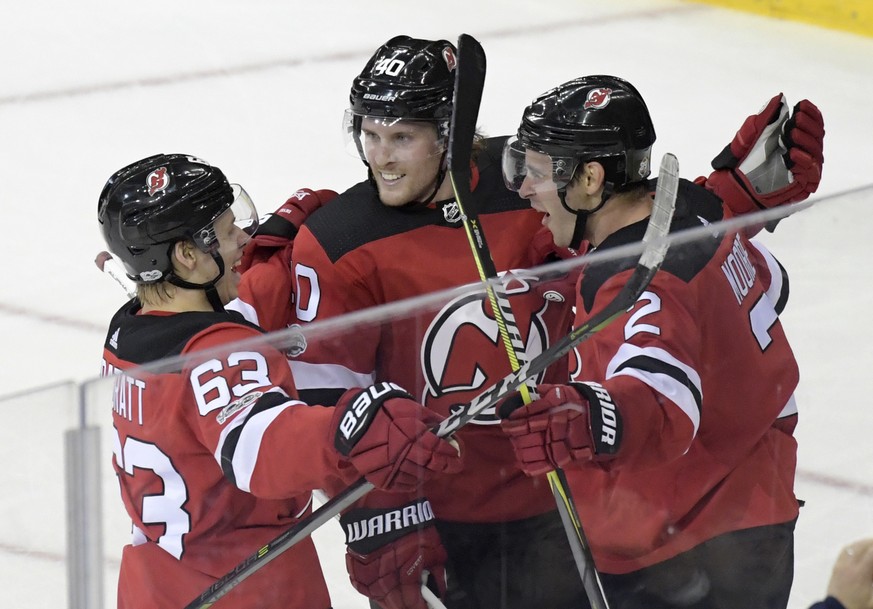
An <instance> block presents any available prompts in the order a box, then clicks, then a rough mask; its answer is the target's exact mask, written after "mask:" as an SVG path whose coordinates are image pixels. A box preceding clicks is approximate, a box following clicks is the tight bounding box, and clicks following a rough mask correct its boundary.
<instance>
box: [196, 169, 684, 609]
mask: <svg viewBox="0 0 873 609" xmlns="http://www.w3.org/2000/svg"><path fill="white" fill-rule="evenodd" d="M668 157H669V159H672V161H671V162H670V163H668ZM665 165H666V166H667V173H665ZM677 169H678V165H677V164H676V158H675V157H674V156H673V155H669V154H668V155H665V157H664V161H662V164H661V171H662V174H661V176H659V178H658V188H657V193H656V195H655V206H654V209H653V210H652V215H651V217H650V218H649V225H648V228H647V230H646V234H645V236H644V237H643V243H644V246H645V247H644V250H643V253H642V254H641V256H640V259H639V262H638V263H637V266H636V268H635V269H634V271H633V274H632V275H631V276H630V278H629V279H628V281H627V283H626V284H625V285H624V287H623V288H622V289H621V291H620V292H619V293H618V295H616V297H615V298H614V299H613V300H612V301H610V302H609V303H608V304H607V305H606V306H605V307H604V308H603V310H601V311H600V312H599V313H597V314H596V315H593V316H592V317H591V318H590V319H589V320H588V321H587V322H586V323H584V324H580V325H579V326H577V327H575V328H574V329H573V330H572V331H571V332H570V333H569V334H567V335H566V336H564V337H563V338H561V339H560V340H559V341H557V342H556V343H555V344H553V345H552V346H551V347H549V348H548V349H546V350H545V351H543V352H542V353H540V354H539V355H538V356H536V357H535V358H533V359H532V360H531V361H530V362H528V363H527V364H525V365H523V366H521V367H520V368H519V369H518V370H517V371H515V372H513V373H511V374H509V375H508V376H506V377H504V378H503V379H502V380H500V381H499V382H497V384H495V385H494V386H493V387H490V388H488V389H487V390H485V391H484V392H483V393H481V394H479V395H478V396H476V398H475V399H473V401H471V402H470V403H469V404H466V405H464V407H463V408H462V409H461V410H459V411H458V412H456V413H454V414H452V415H451V416H449V417H448V418H446V419H445V420H443V422H442V423H440V424H439V425H438V426H437V427H436V428H434V433H436V434H437V435H438V436H440V437H443V438H444V437H446V436H449V435H451V434H453V433H455V432H456V431H457V430H458V429H459V428H461V427H463V426H464V425H466V424H467V423H469V422H470V420H472V419H473V418H475V417H476V415H478V414H479V413H480V412H482V411H483V410H485V409H486V408H489V407H490V406H494V405H495V404H497V403H498V402H499V401H500V400H502V399H503V398H505V397H506V396H507V395H509V394H510V393H513V392H514V391H517V390H518V388H519V387H520V386H521V384H522V383H523V382H524V381H525V380H526V379H528V378H530V377H534V376H536V375H538V374H540V373H541V372H543V371H544V370H545V369H546V368H548V367H549V366H550V365H552V364H553V363H554V362H555V361H557V360H558V359H559V358H561V357H564V356H565V355H567V354H568V353H569V352H570V351H571V350H572V349H574V348H575V347H576V346H577V345H578V344H579V343H581V342H582V341H584V340H585V339H587V338H589V337H590V336H591V335H593V334H595V333H596V332H599V331H600V330H601V329H603V328H604V327H606V326H607V325H609V324H610V323H612V321H614V320H615V319H616V318H618V317H619V316H621V315H622V314H623V313H624V312H625V311H626V310H627V309H628V308H629V307H631V306H632V305H633V304H634V303H635V302H636V300H637V298H639V296H640V294H641V293H642V292H643V290H645V289H646V286H647V285H649V282H650V281H651V280H652V277H654V276H655V273H656V272H657V271H658V268H659V267H660V266H661V262H663V260H664V256H665V255H666V253H667V247H668V242H667V240H666V239H665V238H664V237H665V236H666V235H667V232H668V231H669V228H670V220H671V219H672V217H673V209H674V207H675V205H676V193H677V189H678V186H677V184H676V182H675V180H673V179H672V177H671V176H675V175H677ZM670 172H672V173H670ZM665 178H667V179H665ZM372 488H373V485H372V484H371V483H370V482H368V481H367V480H366V479H364V478H360V479H358V480H357V481H356V482H354V483H353V484H352V485H350V486H349V487H348V488H346V489H345V490H343V491H342V492H340V493H339V494H337V495H336V496H334V497H333V498H331V499H330V500H329V501H328V502H327V503H325V504H324V505H322V506H321V507H320V508H318V509H317V510H315V511H314V512H312V514H310V515H309V516H307V517H306V518H304V519H303V520H301V521H300V522H298V523H297V524H295V525H294V526H292V527H290V528H288V529H287V530H286V531H284V532H283V533H281V534H280V535H278V536H277V537H276V538H275V539H273V540H271V541H270V542H269V543H267V544H266V545H264V546H262V547H261V548H259V549H258V550H257V551H256V552H255V553H254V554H252V555H251V556H249V557H247V558H246V559H245V560H243V561H242V562H241V563H239V564H238V565H237V566H236V567H234V569H233V570H232V571H230V572H229V573H227V574H226V575H224V576H222V577H221V579H219V580H217V581H216V582H215V583H214V584H212V585H211V586H210V587H209V588H208V589H207V590H205V591H204V592H203V593H202V594H201V595H200V596H199V597H197V598H196V599H195V600H193V601H191V602H190V603H188V605H186V606H185V608H184V609H207V608H208V607H211V606H212V605H213V604H214V603H215V602H216V601H218V600H219V599H220V598H221V597H223V596H224V595H226V594H227V593H228V592H230V591H231V590H232V589H233V588H235V587H236V586H238V585H239V584H240V583H241V582H242V581H244V580H245V579H247V578H248V577H249V576H251V575H252V574H254V573H255V572H257V571H258V570H260V569H261V568H262V567H264V566H265V565H266V564H267V563H269V562H270V561H271V560H273V559H274V558H276V557H277V556H278V555H279V554H281V553H282V552H284V551H286V550H288V549H289V548H291V547H292V546H294V545H295V544H296V543H298V542H299V541H300V540H302V539H304V538H306V537H308V536H309V535H310V534H311V533H312V532H313V531H314V530H315V529H317V528H318V527H320V526H321V525H322V524H324V523H325V522H327V521H328V520H330V519H331V518H333V517H334V516H336V515H337V514H339V513H340V512H341V511H342V510H344V509H346V508H347V507H349V506H350V505H352V504H353V503H354V502H355V501H357V500H358V499H360V498H361V497H363V496H364V495H366V494H367V493H368V492H369V491H370V490H371V489H372Z"/></svg>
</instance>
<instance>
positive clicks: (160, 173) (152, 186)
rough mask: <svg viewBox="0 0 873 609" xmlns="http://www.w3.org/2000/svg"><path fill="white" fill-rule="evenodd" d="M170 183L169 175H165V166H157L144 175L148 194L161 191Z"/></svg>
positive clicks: (153, 194) (151, 194) (151, 195)
mask: <svg viewBox="0 0 873 609" xmlns="http://www.w3.org/2000/svg"><path fill="white" fill-rule="evenodd" d="M169 185H170V176H169V175H167V168H166V167H158V168H157V169H155V170H154V171H153V172H151V173H150V174H149V175H148V177H146V186H148V189H149V196H150V197H153V196H155V193H158V192H162V191H164V190H166V189H167V186H169Z"/></svg>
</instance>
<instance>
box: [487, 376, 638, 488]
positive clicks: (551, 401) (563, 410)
mask: <svg viewBox="0 0 873 609" xmlns="http://www.w3.org/2000/svg"><path fill="white" fill-rule="evenodd" d="M537 392H538V393H539V394H540V396H541V397H540V398H539V399H537V400H534V401H533V402H531V403H530V404H527V405H524V404H523V402H522V400H521V396H512V397H510V398H508V399H507V400H505V401H504V402H503V403H502V404H501V405H500V407H499V409H498V414H499V415H500V418H501V419H503V422H502V423H501V426H502V427H503V431H504V432H506V434H507V435H508V436H509V439H510V441H511V442H512V448H513V450H514V451H515V457H516V460H517V461H518V463H519V465H520V466H521V469H522V470H524V472H525V473H526V474H528V475H530V476H539V475H541V474H545V473H547V472H550V471H552V470H554V469H556V468H558V467H564V466H565V465H567V464H568V463H572V462H574V461H576V462H579V461H588V460H591V459H597V460H605V459H608V458H611V457H614V456H615V454H616V453H617V452H618V449H619V446H620V445H621V433H622V425H621V415H620V414H619V412H618V409H617V408H616V407H615V403H614V402H613V401H612V398H611V397H610V395H609V393H608V392H607V391H606V389H604V388H603V386H601V385H599V384H598V383H571V384H569V385H545V384H544V385H539V386H538V387H537Z"/></svg>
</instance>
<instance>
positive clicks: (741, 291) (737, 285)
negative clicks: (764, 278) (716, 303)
mask: <svg viewBox="0 0 873 609" xmlns="http://www.w3.org/2000/svg"><path fill="white" fill-rule="evenodd" d="M721 270H722V272H723V273H724V276H725V277H726V278H727V280H728V283H729V284H730V286H731V289H732V290H733V292H734V296H735V297H736V299H737V304H742V303H743V299H744V298H745V297H746V295H748V293H749V290H750V289H751V288H752V286H753V285H755V277H756V276H757V271H756V270H755V266H754V265H753V264H752V262H751V260H749V252H748V251H747V250H746V248H745V246H744V245H743V243H742V241H741V240H740V236H739V235H736V236H735V237H734V246H733V248H732V249H731V252H730V254H728V255H727V258H725V261H724V262H722V264H721Z"/></svg>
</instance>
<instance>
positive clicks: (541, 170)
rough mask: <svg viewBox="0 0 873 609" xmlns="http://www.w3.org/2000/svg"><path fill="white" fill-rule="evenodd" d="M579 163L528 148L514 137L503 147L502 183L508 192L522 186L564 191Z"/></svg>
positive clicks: (572, 158)
mask: <svg viewBox="0 0 873 609" xmlns="http://www.w3.org/2000/svg"><path fill="white" fill-rule="evenodd" d="M578 164H579V160H578V159H577V158H575V157H571V156H566V157H565V156H550V155H548V154H544V153H542V152H536V151H534V150H530V149H527V148H525V147H524V146H523V145H522V144H521V142H519V141H518V137H515V136H513V137H511V138H509V139H508V140H507V141H506V144H504V145H503V157H502V166H503V181H504V182H505V183H506V187H507V188H509V189H510V190H514V191H520V190H521V189H522V185H523V184H524V185H526V187H527V188H530V189H533V190H535V191H541V190H542V191H545V190H555V189H560V188H566V187H567V185H568V184H569V183H570V180H572V179H573V174H574V173H575V172H576V166H577V165H578Z"/></svg>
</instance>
